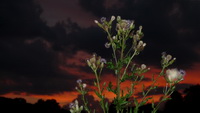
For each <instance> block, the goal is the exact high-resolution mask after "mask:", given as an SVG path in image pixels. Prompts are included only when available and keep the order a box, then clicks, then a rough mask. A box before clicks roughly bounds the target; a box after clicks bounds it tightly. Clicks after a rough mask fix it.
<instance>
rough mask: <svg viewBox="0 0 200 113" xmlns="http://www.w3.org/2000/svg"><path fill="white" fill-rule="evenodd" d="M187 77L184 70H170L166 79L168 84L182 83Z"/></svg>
mask: <svg viewBox="0 0 200 113" xmlns="http://www.w3.org/2000/svg"><path fill="white" fill-rule="evenodd" d="M184 76H185V71H183V70H178V69H176V68H175V69H168V70H167V71H166V76H165V79H166V80H167V82H170V83H171V82H178V81H182V80H183V77H184Z"/></svg>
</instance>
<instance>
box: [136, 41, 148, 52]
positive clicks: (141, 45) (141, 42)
mask: <svg viewBox="0 0 200 113" xmlns="http://www.w3.org/2000/svg"><path fill="white" fill-rule="evenodd" d="M145 46H146V43H144V42H143V41H139V42H138V45H137V47H136V49H137V50H138V51H142V50H143V49H144V47H145Z"/></svg>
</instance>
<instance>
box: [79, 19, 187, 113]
mask: <svg viewBox="0 0 200 113" xmlns="http://www.w3.org/2000/svg"><path fill="white" fill-rule="evenodd" d="M115 20H116V21H115ZM94 22H95V23H96V24H97V25H98V26H99V27H100V28H102V29H103V30H104V31H105V33H106V34H107V39H108V42H106V43H105V47H106V48H111V49H112V59H111V60H109V61H106V60H105V59H104V58H102V57H101V56H98V55H96V54H93V56H92V57H91V58H90V59H87V60H86V61H87V64H88V66H89V67H90V68H91V70H92V71H93V72H94V75H95V78H96V79H95V80H94V86H95V87H96V90H94V92H95V94H96V95H97V96H98V97H99V100H100V101H99V102H100V106H101V108H102V110H103V112H104V113H108V111H109V105H108V102H106V101H105V98H106V95H105V94H104V90H108V91H109V92H112V93H114V94H115V95H116V96H115V97H114V98H113V104H114V105H115V108H116V111H117V113H124V112H126V113H138V111H139V108H140V107H141V106H143V105H145V104H146V103H147V102H149V101H151V102H152V111H151V112H152V113H156V112H157V111H158V109H159V106H160V104H161V103H162V102H164V101H167V100H169V99H170V95H171V94H172V93H173V92H174V90H175V86H176V84H177V83H179V82H180V81H182V80H183V78H184V75H185V71H183V70H178V69H176V68H175V69H169V68H168V67H169V66H170V65H172V64H173V63H174V61H175V60H176V58H173V57H172V56H171V55H169V54H167V53H165V52H163V53H162V56H161V67H162V69H161V71H160V73H159V74H158V75H154V74H153V75H152V84H151V85H150V86H149V87H148V88H146V86H145V84H142V85H141V86H142V91H141V92H142V98H141V100H139V99H137V98H136V97H134V94H136V93H137V92H136V89H135V87H136V86H137V85H140V84H141V82H142V81H143V80H144V78H145V76H144V74H145V73H146V72H148V71H149V70H150V68H148V67H147V66H146V65H145V64H141V65H138V64H135V61H134V58H135V57H136V56H138V55H139V54H140V53H141V52H142V51H143V50H144V48H145V47H146V45H147V44H146V43H145V42H143V41H142V38H143V36H144V34H143V32H142V26H139V29H138V30H135V24H134V21H133V20H126V19H122V18H121V17H120V16H117V17H115V16H112V17H111V19H109V20H106V18H105V17H103V18H101V20H100V22H99V21H97V20H95V21H94ZM103 68H108V69H110V70H112V71H113V74H114V75H115V77H116V86H114V85H113V83H112V82H109V83H106V82H105V83H104V84H103V85H101V84H100V82H101V75H102V70H103ZM161 77H163V78H164V79H165V80H166V86H165V87H164V89H163V94H164V95H163V96H162V98H161V100H160V101H159V102H158V103H157V104H155V103H154V99H153V98H152V97H149V96H148V94H149V93H150V92H151V91H152V90H154V89H156V88H157V87H158V86H157V84H156V83H157V82H158V80H159V78H161ZM126 81H131V83H130V87H127V89H122V88H121V85H122V83H123V82H126ZM78 84H79V88H77V87H76V89H77V91H78V92H79V93H80V94H81V95H82V96H83V98H82V100H83V102H84V110H85V111H87V112H88V113H90V112H91V110H89V109H90V108H89V107H88V102H87V101H86V99H85V97H84V95H85V94H86V93H87V91H86V90H85V87H84V86H86V85H84V84H82V83H81V82H80V81H79V82H78ZM125 92H126V93H125ZM130 98H132V100H133V101H130V100H129V99H130ZM129 106H133V107H134V108H133V109H132V108H131V109H128V107H129Z"/></svg>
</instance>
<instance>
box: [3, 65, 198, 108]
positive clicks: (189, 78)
mask: <svg viewBox="0 0 200 113" xmlns="http://www.w3.org/2000/svg"><path fill="white" fill-rule="evenodd" d="M199 66H200V64H195V65H194V68H192V69H188V70H186V76H185V79H184V80H183V81H181V83H183V84H193V85H196V84H200V78H199V74H200V70H199V69H198V67H199ZM60 68H61V69H62V70H63V71H64V70H65V71H67V72H70V73H73V74H75V75H77V76H79V77H81V79H83V82H84V79H88V78H89V79H94V75H92V74H89V75H88V74H87V73H86V72H85V73H83V72H81V71H79V70H77V69H73V68H68V69H67V68H63V67H60ZM159 71H160V70H159V69H156V68H152V69H151V71H150V72H148V73H146V74H145V76H146V77H147V78H150V79H151V76H152V72H153V73H156V74H157V73H159ZM81 75H82V76H81ZM156 76H157V75H155V77H156ZM74 82H76V81H74ZM104 82H106V83H107V85H108V83H109V82H112V83H113V85H114V86H115V85H116V78H115V76H113V75H111V74H107V75H103V76H102V82H101V85H103V83H104ZM141 83H142V84H143V83H144V84H145V87H148V86H149V85H151V83H152V81H151V80H150V81H143V82H141ZM158 85H159V86H165V85H166V81H165V79H164V78H163V77H161V78H160V79H159V81H158ZM74 87H75V86H74ZM87 87H88V88H91V89H95V87H94V86H89V85H88V86H87ZM126 87H130V81H127V82H124V83H123V84H122V86H121V88H122V89H123V90H124V92H126ZM141 87H142V86H141V85H138V86H136V90H138V91H137V92H139V91H141ZM137 92H136V93H137ZM89 94H90V95H92V96H94V98H95V100H98V97H97V96H96V95H95V93H94V92H89ZM104 94H105V96H106V97H107V98H108V99H109V101H110V102H111V101H112V100H113V98H114V97H115V94H113V93H111V92H108V91H107V90H106V89H105V91H104ZM78 95H79V93H78V92H76V91H70V92H63V93H59V94H53V95H35V94H27V93H20V94H19V93H17V94H16V93H8V94H4V95H1V96H3V97H8V98H24V99H26V100H27V102H29V103H36V102H37V101H38V99H43V100H47V99H55V100H56V101H57V102H58V103H59V104H60V106H63V105H66V104H68V103H70V102H72V101H73V100H74V99H76V98H77V96H78ZM161 96H162V95H153V98H154V101H155V102H156V101H158V100H159V99H160V97H161ZM139 100H140V99H139Z"/></svg>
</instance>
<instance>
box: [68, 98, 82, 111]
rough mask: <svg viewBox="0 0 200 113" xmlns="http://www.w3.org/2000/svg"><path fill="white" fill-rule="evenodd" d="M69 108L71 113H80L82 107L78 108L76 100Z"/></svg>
mask: <svg viewBox="0 0 200 113" xmlns="http://www.w3.org/2000/svg"><path fill="white" fill-rule="evenodd" d="M69 108H70V112H71V113H81V111H82V110H83V106H80V107H79V105H78V101H77V100H75V102H74V103H70V104H69Z"/></svg>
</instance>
